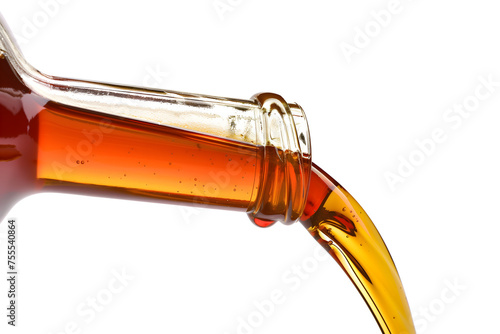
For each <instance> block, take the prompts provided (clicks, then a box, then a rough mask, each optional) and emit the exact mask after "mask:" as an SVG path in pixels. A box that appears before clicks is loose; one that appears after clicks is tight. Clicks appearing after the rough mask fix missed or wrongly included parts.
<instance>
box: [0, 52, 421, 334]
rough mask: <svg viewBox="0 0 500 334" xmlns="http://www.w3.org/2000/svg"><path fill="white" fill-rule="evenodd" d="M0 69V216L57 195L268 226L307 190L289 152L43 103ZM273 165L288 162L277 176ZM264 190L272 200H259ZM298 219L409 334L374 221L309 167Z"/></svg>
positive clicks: (393, 327) (386, 317)
mask: <svg viewBox="0 0 500 334" xmlns="http://www.w3.org/2000/svg"><path fill="white" fill-rule="evenodd" d="M0 75H1V76H0V184H1V186H2V188H1V189H0V215H4V214H6V211H8V209H10V207H11V206H12V205H13V204H14V203H15V202H16V201H18V200H19V199H21V198H22V197H24V196H26V195H29V194H32V193H37V192H41V191H57V192H68V193H76V194H89V195H93V196H106V197H117V198H129V199H142V200H148V201H161V202H164V201H172V202H176V203H179V202H181V203H183V204H186V205H191V204H195V205H208V206H217V207H221V208H225V209H233V210H240V211H243V212H249V213H250V212H252V210H254V209H255V205H256V203H259V207H258V210H259V212H261V213H262V214H263V215H264V216H265V217H266V219H260V218H259V219H255V222H256V223H257V224H258V225H260V226H268V225H270V224H271V223H272V222H274V221H275V220H277V219H279V217H278V216H273V213H275V212H281V211H287V210H289V211H294V210H290V209H289V208H288V207H286V203H290V202H295V203H299V202H303V201H300V200H298V199H300V198H295V200H293V197H300V196H305V194H306V193H307V192H304V193H302V192H298V191H293V189H294V188H292V191H290V189H286V188H285V187H281V186H280V185H281V184H284V183H285V182H283V181H284V180H286V179H287V178H288V180H290V182H289V183H291V184H296V183H297V182H295V180H296V179H298V178H297V175H295V174H296V173H300V169H297V168H293V166H295V165H296V164H297V163H298V162H297V159H296V156H294V155H293V154H289V152H288V154H284V152H282V151H280V150H277V149H275V148H272V147H262V146H256V145H250V144H247V143H243V142H239V141H233V140H228V139H223V138H218V137H213V136H209V135H206V134H202V133H198V132H196V131H187V130H183V129H178V128H173V127H166V126H160V125H155V124H150V123H146V122H141V121H137V120H131V119H125V118H119V117H114V116H109V115H105V114H102V113H96V112H92V111H89V110H79V109H76V108H72V107H69V106H64V105H60V104H57V103H54V102H52V101H47V100H44V99H43V98H41V97H39V96H37V95H36V94H33V93H32V92H31V91H30V90H29V89H28V88H27V87H26V86H25V85H23V83H22V80H21V79H20V78H18V77H17V75H16V74H15V72H14V71H13V70H12V69H11V67H10V65H9V63H8V61H7V60H6V59H5V58H3V59H2V58H0ZM279 163H285V164H287V165H289V166H292V167H291V168H289V169H287V172H286V173H283V169H280V168H277V166H278V165H279ZM301 163H308V162H307V160H306V161H305V162H304V161H303V162H301ZM310 168H311V166H306V168H304V169H302V170H305V171H309V170H310ZM285 174H286V175H285ZM271 186H272V187H271ZM271 189H273V190H272V192H271ZM262 194H265V195H266V194H267V195H269V194H271V196H269V198H268V199H266V201H265V202H262V201H260V200H261V198H262V196H263V195H262ZM295 209H297V208H295ZM295 211H297V210H295ZM300 211H302V210H300ZM297 218H298V217H297ZM300 220H301V222H302V224H303V225H304V226H305V227H306V228H307V229H308V230H309V232H310V233H311V234H312V235H313V237H314V238H315V239H316V240H317V241H318V242H319V243H320V244H322V245H323V246H324V247H325V249H327V250H328V252H329V253H330V254H331V255H332V256H333V257H334V259H335V260H336V261H337V262H338V263H339V264H340V265H341V267H342V268H343V269H344V271H345V272H346V274H347V275H348V276H349V277H350V278H351V280H352V281H353V283H354V284H355V285H356V287H357V288H358V290H359V291H360V293H361V295H362V296H363V298H364V299H365V301H366V302H367V304H368V306H369V307H370V309H371V310H372V313H373V314H374V316H375V318H376V320H377V322H378V323H379V326H380V328H381V329H382V331H383V332H384V333H398V334H400V333H414V329H413V324H412V320H411V314H410V311H409V309H408V305H407V303H406V299H405V295H404V291H403V289H402V286H401V282H400V280H399V276H398V273H397V271H396V268H395V266H394V264H393V262H392V258H391V256H390V254H389V252H388V251H387V249H386V247H385V244H384V242H383V240H382V239H381V238H380V235H379V234H378V232H377V230H376V229H375V226H374V225H373V223H372V222H371V220H370V219H369V218H368V216H367V215H366V213H365V212H364V211H363V210H362V209H361V207H360V206H359V205H358V204H357V203H356V201H355V200H354V199H353V198H352V197H351V196H350V195H349V194H348V193H347V192H346V191H345V190H344V189H343V188H342V187H341V186H340V185H338V183H336V182H335V181H334V180H333V179H332V178H330V177H329V176H328V175H327V174H325V173H324V172H322V171H321V170H320V169H319V168H318V167H316V166H314V167H313V168H312V175H311V183H310V190H309V195H308V197H307V204H306V208H305V210H304V213H303V215H302V217H301V219H300ZM332 318H334V316H332ZM338 320H339V321H340V320H341V319H338Z"/></svg>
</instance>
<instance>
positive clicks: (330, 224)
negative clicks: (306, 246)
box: [301, 164, 415, 334]
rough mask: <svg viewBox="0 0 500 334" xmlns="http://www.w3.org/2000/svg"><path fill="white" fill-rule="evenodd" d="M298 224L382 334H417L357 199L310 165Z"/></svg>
mask: <svg viewBox="0 0 500 334" xmlns="http://www.w3.org/2000/svg"><path fill="white" fill-rule="evenodd" d="M301 223H302V224H303V225H304V227H306V228H307V229H308V231H309V233H311V235H312V236H313V237H314V238H315V239H316V241H318V242H319V243H320V244H321V245H322V246H323V247H324V248H325V249H326V250H327V251H328V252H329V254H330V255H331V256H332V257H333V258H334V259H335V260H336V261H337V263H338V264H339V265H340V266H341V267H342V269H343V270H344V272H345V273H346V274H347V275H348V276H349V278H350V279H351V281H352V282H353V284H354V285H355V286H356V288H357V289H358V291H359V292H360V294H361V295H362V297H363V298H364V300H365V302H366V304H367V305H368V307H369V308H370V310H371V311H372V314H373V315H374V317H375V319H376V320H377V322H378V324H379V327H380V329H381V330H382V332H383V333H386V334H387V333H392V334H410V333H415V328H414V325H413V320H412V317H411V312H410V309H409V306H408V302H407V301H406V296H405V293H404V289H403V285H402V284H401V281H400V279H399V274H398V272H397V270H396V266H395V265H394V262H393V260H392V257H391V255H390V254H389V251H388V250H387V247H386V245H385V243H384V241H383V240H382V238H381V237H380V234H379V233H378V231H377V229H376V228H375V225H373V223H372V221H371V220H370V218H369V217H368V215H367V214H366V212H365V211H364V210H363V208H362V207H361V206H360V205H359V204H358V203H357V202H356V200H355V199H354V198H353V197H352V196H351V195H350V194H349V193H348V192H347V191H346V190H345V189H344V188H343V187H342V186H341V185H340V184H338V183H337V182H336V181H335V180H334V179H333V178H332V177H330V176H329V175H328V174H326V173H325V172H324V171H322V170H321V169H320V168H319V167H317V166H316V165H314V164H313V167H312V175H311V184H310V188H309V195H308V197H307V204H306V209H305V211H304V214H303V216H302V217H301Z"/></svg>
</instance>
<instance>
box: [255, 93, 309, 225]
mask: <svg viewBox="0 0 500 334" xmlns="http://www.w3.org/2000/svg"><path fill="white" fill-rule="evenodd" d="M253 100H254V101H255V102H256V103H257V104H258V105H259V107H260V108H258V109H257V110H258V113H259V115H256V119H257V122H256V125H257V131H256V132H257V133H258V134H259V136H260V138H258V140H257V141H258V142H260V143H262V145H263V146H264V156H263V158H262V166H261V177H260V178H259V180H260V185H259V186H258V189H259V192H258V195H257V198H256V201H255V204H254V206H253V207H252V208H251V209H250V210H249V211H248V215H249V217H250V219H251V220H253V221H254V222H255V223H256V224H257V225H258V226H260V227H267V226H270V225H272V224H273V223H274V222H276V221H281V222H283V223H284V224H291V223H294V222H295V221H297V220H298V219H299V218H300V216H301V215H302V212H303V211H304V207H305V203H306V198H307V192H308V189H309V179H310V174H311V139H310V135H309V126H308V124H307V118H306V116H305V113H304V111H303V109H302V108H301V107H300V106H299V105H297V104H288V103H286V102H285V100H284V99H283V98H282V97H281V96H280V95H277V94H273V93H260V94H257V95H254V96H253Z"/></svg>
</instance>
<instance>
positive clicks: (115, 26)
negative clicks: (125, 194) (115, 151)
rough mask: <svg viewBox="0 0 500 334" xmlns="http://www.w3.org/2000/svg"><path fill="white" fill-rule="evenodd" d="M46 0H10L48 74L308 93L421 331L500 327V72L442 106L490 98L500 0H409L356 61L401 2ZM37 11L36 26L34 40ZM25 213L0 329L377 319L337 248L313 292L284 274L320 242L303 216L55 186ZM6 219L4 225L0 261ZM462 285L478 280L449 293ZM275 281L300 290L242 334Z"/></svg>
mask: <svg viewBox="0 0 500 334" xmlns="http://www.w3.org/2000/svg"><path fill="white" fill-rule="evenodd" d="M45 2H47V1H43V0H42V1H41V2H38V1H34V0H24V1H22V2H21V1H16V2H14V1H5V0H2V1H1V2H0V11H1V13H2V14H3V15H4V16H5V18H6V20H7V21H8V23H9V24H10V27H11V29H12V30H13V31H14V32H15V33H16V35H18V36H20V37H22V38H23V39H25V40H24V41H23V43H22V44H21V48H22V51H23V52H24V54H25V56H26V58H27V59H28V61H29V62H30V63H32V64H33V65H34V66H35V67H36V68H38V69H40V70H42V71H43V72H45V73H49V74H52V75H59V76H64V77H70V78H79V79H87V80H94V81H104V82H114V83H121V84H127V85H138V86H142V85H144V84H146V85H149V86H155V87H160V88H165V89H172V90H179V91H187V92H194V93H205V94H211V95H218V96H228V97H235V98H249V97H250V96H252V95H253V94H254V93H257V92H261V91H271V92H275V93H279V94H281V95H282V96H283V97H284V98H285V99H286V100H287V101H290V102H298V103H299V104H300V105H301V106H302V107H303V108H304V109H305V111H306V114H307V115H308V118H309V124H310V130H311V135H312V145H313V157H314V158H313V160H314V161H315V162H316V163H317V164H318V165H320V166H322V168H323V169H325V170H326V171H327V172H328V173H330V174H331V175H332V176H333V177H334V178H336V179H337V180H338V181H339V182H340V183H342V184H343V185H344V186H345V187H346V188H347V189H348V190H349V191H350V192H351V193H352V194H353V195H354V196H355V197H356V198H357V200H358V201H359V202H360V203H361V205H363V207H364V208H365V209H366V211H367V212H368V213H369V214H370V216H371V217H372V219H373V221H374V222H375V224H376V226H377V227H378V229H379V231H380V233H381V235H382V236H383V237H384V240H385V241H386V243H387V245H388V248H389V250H390V251H391V254H392V256H393V258H394V260H395V262H396V264H397V267H398V270H399V272H400V275H401V278H402V280H403V283H404V286H405V289H406V292H407V296H408V300H409V304H410V306H411V308H412V311H413V313H414V318H415V320H416V321H418V328H419V333H424V332H425V333H481V332H490V333H493V332H498V327H499V325H498V322H497V317H498V314H499V311H500V307H499V306H498V303H497V301H498V300H499V298H500V293H499V291H498V286H497V284H498V276H497V275H496V273H497V272H498V269H497V266H498V254H499V246H498V238H499V233H500V228H499V226H500V218H499V216H498V212H497V211H498V200H499V194H498V189H499V186H500V178H499V176H498V170H499V169H500V163H499V159H498V154H499V152H498V148H499V143H500V134H499V133H500V132H499V131H498V127H499V125H500V116H499V107H500V96H499V95H500V87H497V88H496V92H495V93H494V94H492V96H491V97H489V98H488V99H486V100H484V101H481V102H480V105H479V107H478V108H477V110H475V111H474V112H472V113H471V114H470V117H469V118H467V119H465V120H463V122H462V123H461V124H460V125H459V126H458V127H457V128H456V129H455V128H452V127H451V125H452V123H447V122H446V121H444V120H443V115H444V114H445V112H446V110H447V109H448V108H451V107H453V105H454V104H457V103H462V102H463V101H464V99H465V98H467V97H469V96H473V95H474V92H475V89H476V87H477V86H478V85H480V81H479V79H478V77H480V76H483V77H485V78H487V77H488V76H489V75H491V76H492V78H493V79H495V80H496V81H500V39H499V36H498V32H499V31H500V20H499V19H498V12H499V9H500V8H499V7H498V5H497V4H496V2H493V1H487V0H476V1H451V0H449V1H430V0H414V1H409V0H401V2H400V12H399V13H398V14H395V15H392V19H391V22H390V23H389V24H388V25H387V26H386V27H382V28H381V29H380V32H378V33H377V32H376V31H375V30H373V31H375V33H373V34H372V35H373V37H371V38H370V43H369V44H368V45H367V46H365V47H360V48H358V54H354V55H353V56H352V57H351V62H348V61H347V58H346V57H345V55H344V54H343V53H342V51H341V45H342V43H343V42H344V43H349V44H352V45H354V39H355V37H356V34H357V32H356V31H357V30H356V29H357V28H359V29H364V28H365V26H366V25H368V27H371V28H372V29H376V26H374V25H373V23H372V22H374V18H373V16H371V14H370V13H371V11H373V10H374V11H376V12H378V11H380V10H383V9H386V8H387V7H388V6H389V1H290V0H288V1H285V0H281V1H264V0H241V1H237V0H232V1H229V0H222V1H221V2H220V3H223V4H224V3H225V4H229V6H231V10H229V11H227V12H225V13H223V15H222V16H220V15H219V13H218V12H217V10H216V9H215V7H214V2H213V0H197V1H164V2H162V3H160V2H159V1H152V0H143V1H97V0H86V1H81V0H69V1H68V0H67V1H66V3H65V4H62V0H61V4H59V6H58V8H57V10H54V12H53V13H52V14H53V15H52V17H50V19H49V20H48V21H47V22H43V21H37V18H38V19H40V17H43V15H44V14H43V13H44V11H45V12H46V11H47V9H44V6H42V5H41V3H45ZM40 13H42V14H40ZM40 15H41V16H40ZM27 22H28V23H27ZM29 23H31V24H38V28H37V29H36V31H35V32H34V33H33V34H32V36H28V35H29V34H28V35H27V34H26V29H27V28H26V26H27V25H29ZM373 31H372V32H373ZM32 32H33V31H32ZM152 72H155V73H156V78H157V79H156V80H153V79H152V76H151V73H152ZM436 128H442V129H443V130H444V131H445V133H446V135H447V140H446V141H445V142H444V143H441V144H438V145H437V146H436V148H435V150H434V152H433V153H432V154H431V155H430V156H428V157H427V158H426V159H425V161H424V162H423V163H422V164H421V165H420V166H418V167H416V169H415V171H414V172H413V174H412V175H410V176H408V177H406V178H405V179H404V180H405V182H404V183H399V184H397V185H396V187H395V189H394V190H392V189H391V188H390V187H389V185H388V183H387V181H386V179H385V176H384V174H385V173H386V172H394V173H396V171H397V168H398V164H399V160H398V157H399V156H402V157H405V158H406V159H408V157H409V156H410V155H411V154H412V152H414V151H415V150H416V149H417V146H416V144H415V141H416V140H423V139H425V138H430V136H431V133H432V131H433V130H434V129H436ZM8 217H15V218H17V220H18V221H19V247H20V260H19V261H20V262H19V268H20V269H19V271H20V278H19V287H18V288H19V299H18V303H19V310H18V311H19V318H18V322H19V326H18V327H17V328H16V329H12V328H8V330H6V328H7V326H6V324H5V322H6V320H5V316H4V315H3V313H5V311H2V315H1V317H0V319H2V320H1V323H0V328H1V332H2V333H39V334H49V333H53V334H55V333H71V331H66V332H65V326H68V324H70V327H71V323H73V322H75V323H76V324H77V325H78V326H79V327H78V328H79V330H81V331H80V333H89V334H90V333H92V334H93V333H96V334H97V333H178V334H184V333H185V334H188V333H189V334H190V333H206V334H212V333H213V334H216V333H217V334H224V333H228V334H234V333H246V334H249V333H251V332H253V333H261V334H265V333H290V334H292V333H315V332H316V333H317V332H321V333H378V332H379V330H378V327H377V325H376V323H375V321H374V320H373V319H372V316H371V314H370V312H369V310H368V308H367V307H366V306H365V304H364V302H363V301H362V299H361V297H360V296H359V295H358V293H357V291H356V290H355V288H354V287H353V286H352V285H351V283H350V281H349V280H348V279H347V277H346V276H345V275H344V274H343V272H342V271H341V270H340V268H338V266H337V265H336V264H335V263H334V261H332V260H328V261H321V263H320V265H319V267H318V269H317V270H314V271H313V272H312V273H311V274H310V275H309V277H308V278H307V279H304V280H302V281H301V286H300V288H299V289H297V290H295V291H293V290H292V289H291V285H290V284H289V283H286V282H285V281H283V279H282V277H283V275H287V274H288V273H289V272H288V271H289V270H290V268H291V267H292V266H293V265H299V266H300V265H302V263H303V261H304V260H307V259H309V260H310V257H311V256H313V254H314V250H315V249H316V247H317V246H316V245H315V242H314V241H313V239H312V238H311V237H310V236H309V235H308V234H307V233H306V231H305V230H304V229H303V228H302V226H300V225H299V224H296V225H294V226H289V227H287V226H283V225H282V224H276V225H275V226H273V227H271V228H269V229H259V228H257V227H255V226H254V225H252V224H251V223H250V222H249V221H248V220H247V218H246V217H245V215H244V214H238V213H234V212H224V211H218V210H201V209H198V210H194V211H193V210H186V209H184V210H181V209H180V208H179V207H176V206H171V205H154V204H143V203H138V202H126V201H119V200H104V199H96V198H86V197H81V196H60V195H55V194H44V195H35V196H32V197H30V198H27V199H25V200H23V201H21V202H20V203H18V204H17V205H16V206H15V207H14V208H13V209H12V210H11V212H10V213H9V215H8ZM5 230H6V224H5V221H4V222H2V224H1V225H0V236H2V237H3V238H0V242H1V245H0V247H1V248H0V254H1V255H0V258H1V259H5V258H6V255H5ZM3 262H4V260H2V263H3ZM1 267H2V271H3V268H4V267H5V266H4V265H3V264H2V265H1ZM123 268H124V270H126V271H127V272H128V273H129V275H131V276H133V277H134V278H133V279H132V280H131V281H130V282H129V283H128V285H127V286H126V287H125V288H124V289H123V291H122V292H121V293H117V294H114V295H113V296H112V298H113V299H112V300H111V301H110V303H109V304H107V305H106V306H105V307H104V309H103V311H102V312H98V313H96V317H95V319H93V320H92V321H90V322H88V321H87V320H88V318H87V317H82V316H81V315H80V314H78V312H77V311H76V310H77V308H78V306H79V305H82V304H81V303H85V301H86V300H87V298H89V297H93V296H94V297H95V296H97V295H98V294H99V293H101V294H103V293H105V292H102V291H103V289H106V288H107V285H108V283H109V282H110V280H112V278H113V270H116V271H121V270H122V269H123ZM2 276H3V275H2ZM1 282H2V283H1V284H0V289H1V290H0V296H1V297H0V304H1V305H6V302H7V298H6V290H7V288H6V285H5V282H4V280H3V279H2V280H1ZM453 282H454V283H456V284H459V285H461V286H462V287H463V289H461V290H459V291H458V292H456V293H453V292H452V291H451V290H447V289H448V285H449V284H450V283H453ZM274 289H278V290H280V291H282V292H283V293H284V294H285V298H286V300H285V302H284V303H282V304H280V305H276V307H275V310H274V312H273V314H272V315H270V316H266V317H265V319H264V321H263V324H261V325H260V326H258V327H257V328H254V327H252V328H251V331H248V330H247V332H245V331H241V330H240V331H239V332H238V327H237V326H238V323H239V320H238V319H239V317H241V318H242V319H248V317H249V316H250V315H251V314H252V312H255V311H256V307H255V305H254V302H255V301H262V300H264V299H268V298H269V296H270V294H271V292H272V291H273V290H274ZM443 293H445V295H446V296H448V297H449V298H446V301H447V302H444V301H443V299H442V294H443ZM452 297H453V298H452ZM450 299H453V301H450ZM1 309H2V310H4V307H3V306H2V307H1ZM424 310H427V313H428V314H427V315H424V312H425V311H424Z"/></svg>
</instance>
